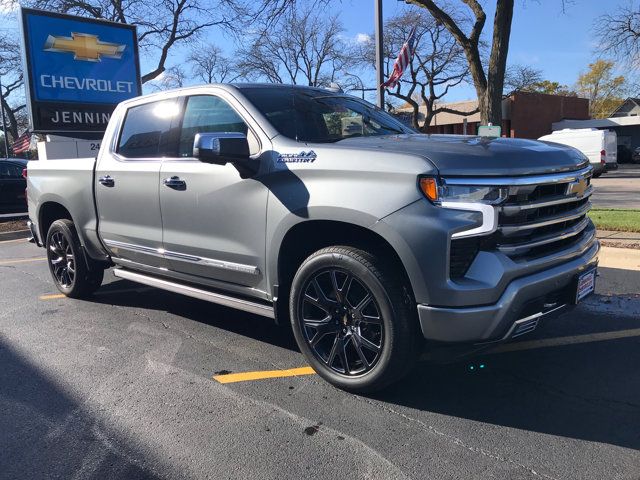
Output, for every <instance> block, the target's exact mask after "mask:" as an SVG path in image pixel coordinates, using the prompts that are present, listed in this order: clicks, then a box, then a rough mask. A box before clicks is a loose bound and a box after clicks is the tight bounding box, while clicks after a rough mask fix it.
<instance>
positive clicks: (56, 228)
mask: <svg viewBox="0 0 640 480" xmlns="http://www.w3.org/2000/svg"><path fill="white" fill-rule="evenodd" d="M45 247H46V249H47V263H48V264H49V271H50V272H51V277H52V278H53V281H54V283H55V284H56V287H57V288H58V290H60V291H61V292H62V293H64V294H65V295H66V296H67V297H72V298H82V297H86V296H88V295H90V294H92V293H93V292H95V291H96V290H97V289H98V288H100V285H101V284H102V279H103V276H104V265H102V264H100V263H98V262H96V261H94V260H92V259H91V258H89V257H88V256H87V255H85V252H84V250H83V249H82V245H81V244H80V239H79V238H78V234H77V232H76V228H75V226H74V224H73V222H72V221H71V220H67V219H61V220H56V221H55V222H53V223H52V224H51V226H50V227H49V231H48V233H47V238H46V244H45Z"/></svg>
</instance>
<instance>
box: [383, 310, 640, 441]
mask: <svg viewBox="0 0 640 480" xmlns="http://www.w3.org/2000/svg"><path fill="white" fill-rule="evenodd" d="M581 316H584V315H583V314H582V313H581ZM587 316H588V315H587ZM583 320H584V321H585V322H588V321H589V319H588V318H583ZM638 326H640V324H639V323H637V322H636V324H635V327H636V328H637V327H638ZM611 330H615V328H612V329H611ZM578 332H579V331H578ZM565 335H567V334H566V333H565ZM526 340H530V339H526ZM638 365H640V337H639V336H635V337H630V338H621V339H617V340H608V341H602V342H593V343H583V344H572V345H563V346H554V347H547V348H536V349H531V350H522V351H512V352H504V353H499V354H490V353H489V354H484V355H479V356H478V357H474V358H470V359H468V360H467V361H466V362H461V363H456V364H451V365H443V366H438V365H433V364H431V365H429V364H425V363H422V364H420V365H419V366H418V367H417V368H416V369H415V371H414V372H413V374H412V375H411V376H410V377H409V378H407V379H406V380H404V381H402V382H401V383H400V384H399V385H397V386H396V387H395V388H393V389H391V390H389V391H386V392H382V393H381V394H378V395H376V398H377V399H378V400H380V401H384V402H389V403H392V404H397V405H404V406H406V407H410V408H413V409H418V410H422V411H429V412H433V413H439V414H442V415H448V416H454V417H460V418H465V419H469V420H474V421H478V422H482V423H486V424H493V425H498V426H501V427H508V428H515V429H520V430H526V431H531V432H539V433H544V434H549V435H555V436H560V437H566V438H572V439H580V440H587V441H593V442H600V443H606V444H611V445H617V446H620V447H625V448H631V449H636V450H637V449H640V400H639V399H640V376H639V375H638Z"/></svg>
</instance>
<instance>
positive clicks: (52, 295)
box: [40, 293, 66, 300]
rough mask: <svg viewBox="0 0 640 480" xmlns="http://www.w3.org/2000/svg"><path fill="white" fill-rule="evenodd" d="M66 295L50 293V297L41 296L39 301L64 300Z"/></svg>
mask: <svg viewBox="0 0 640 480" xmlns="http://www.w3.org/2000/svg"><path fill="white" fill-rule="evenodd" d="M65 297H66V295H64V294H62V293H52V294H51V295H41V296H40V300H54V299H56V298H65Z"/></svg>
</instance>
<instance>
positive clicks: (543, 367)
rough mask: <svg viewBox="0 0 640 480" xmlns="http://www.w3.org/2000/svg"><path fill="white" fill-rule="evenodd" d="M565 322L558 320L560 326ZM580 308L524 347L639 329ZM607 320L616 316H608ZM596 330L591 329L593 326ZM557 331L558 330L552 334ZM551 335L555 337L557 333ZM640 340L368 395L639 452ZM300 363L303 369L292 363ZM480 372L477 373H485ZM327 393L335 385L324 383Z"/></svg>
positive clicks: (419, 377)
mask: <svg viewBox="0 0 640 480" xmlns="http://www.w3.org/2000/svg"><path fill="white" fill-rule="evenodd" d="M131 287H133V288H135V285H134V284H131V283H129V282H126V281H122V280H121V281H117V282H113V283H112V284H110V285H107V286H104V287H102V288H101V290H100V292H101V294H100V295H96V296H95V297H94V298H93V299H92V302H97V303H108V304H116V305H120V306H130V307H135V308H148V309H151V310H159V311H166V312H169V313H172V314H175V315H177V316H180V317H184V318H186V319H190V320H194V321H197V322H200V323H203V324H206V325H210V326H212V327H215V328H220V329H224V330H226V331H229V332H233V333H235V334H238V335H242V336H245V337H248V338H251V339H255V340H256V341H259V342H263V343H266V344H270V345H274V346H277V347H282V348H286V349H289V350H292V351H299V350H298V348H297V346H296V344H295V341H294V339H293V336H292V335H291V332H290V330H289V329H287V328H283V327H278V326H276V325H275V324H274V323H273V322H271V321H270V320H268V319H264V318H262V317H257V316H253V315H249V314H246V313H243V312H237V311H234V310H231V309H227V308H224V307H219V306H216V305H213V304H209V303H206V302H203V301H199V300H194V299H190V298H187V297H183V296H180V295H177V294H171V293H167V292H161V293H160V292H158V291H155V290H149V291H146V292H144V293H141V294H140V293H131V294H117V295H116V294H115V293H114V294H113V295H110V294H109V293H108V292H109V291H110V290H114V291H116V290H120V289H122V288H131ZM563 318H564V320H562V319H563ZM608 318H609V317H607V316H606V315H601V314H597V313H592V312H589V311H587V310H584V311H583V309H578V310H576V313H575V314H569V315H567V316H565V317H561V318H560V319H557V320H558V321H557V322H556V323H555V324H554V325H553V326H551V325H550V326H551V327H552V328H550V329H547V328H543V329H541V330H539V331H538V332H537V333H536V334H535V335H533V336H530V337H527V338H525V340H535V339H536V338H538V339H540V338H541V335H542V336H547V337H548V336H569V335H579V334H588V333H595V332H596V331H598V329H599V331H611V330H616V329H620V330H622V329H631V328H638V327H640V323H639V322H638V321H637V320H635V319H630V318H626V319H623V320H622V321H611V320H609V319H608ZM611 318H613V317H611ZM594 325H595V327H594ZM558 329H560V330H561V332H558V331H557V330H558ZM554 330H555V332H554ZM638 365H640V337H639V336H634V337H630V338H621V339H617V340H609V341H603V342H593V343H584V344H574V345H565V346H555V347H553V348H537V349H530V350H522V351H512V352H505V353H499V354H492V353H490V352H489V353H485V354H481V355H479V356H477V357H474V358H471V359H468V360H466V361H461V362H457V363H452V364H447V365H435V364H429V363H424V362H421V363H420V364H419V365H418V366H417V367H416V368H415V369H414V371H413V372H412V373H411V374H410V375H409V376H408V377H407V378H406V379H404V380H403V381H401V382H400V383H398V384H397V385H394V387H393V388H391V389H389V390H386V391H384V392H381V393H378V394H375V395H372V396H371V397H372V398H374V399H376V400H378V401H381V402H384V403H389V404H393V405H401V406H405V407H409V408H411V409H415V410H419V411H425V412H432V413H439V414H442V415H447V416H453V417H459V418H465V419H470V420H474V421H478V422H482V423H486V424H493V425H497V426H501V427H509V428H515V429H521V430H527V431H532V432H538V433H545V434H549V435H556V436H561V437H567V438H572V439H580V440H588V441H594V442H601V443H607V444H611V445H618V446H621V447H626V448H632V449H640V400H639V399H640V375H638V367H637V366H638ZM294 366H300V365H292V367H294ZM481 366H482V368H481ZM327 388H332V387H330V386H329V385H328V384H327Z"/></svg>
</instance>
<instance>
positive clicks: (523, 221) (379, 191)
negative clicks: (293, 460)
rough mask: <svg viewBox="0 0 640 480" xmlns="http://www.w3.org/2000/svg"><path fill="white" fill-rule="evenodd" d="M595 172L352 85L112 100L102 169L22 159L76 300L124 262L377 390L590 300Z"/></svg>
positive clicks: (54, 262)
mask: <svg viewBox="0 0 640 480" xmlns="http://www.w3.org/2000/svg"><path fill="white" fill-rule="evenodd" d="M591 174H592V172H591V167H590V166H589V162H588V160H587V159H586V158H585V157H584V156H583V155H582V154H581V153H579V152H578V151H577V150H574V149H572V148H570V147H563V146H560V145H553V144H545V143H542V142H538V141H529V140H518V139H504V138H495V139H490V138H481V137H472V136H453V135H421V134H417V133H415V132H414V131H412V130H411V129H409V128H407V127H406V126H404V125H403V124H402V123H401V122H399V121H397V120H396V119H394V118H393V117H392V116H390V115H388V114H387V113H385V112H383V111H381V110H379V109H377V108H376V107H374V106H372V105H370V104H368V103H366V102H364V101H361V100H359V99H357V98H354V97H352V96H348V95H344V94H342V93H341V92H336V91H332V90H326V89H319V88H310V87H291V86H281V85H209V86H203V87H195V88H184V89H180V90H175V91H171V92H162V93H158V94H154V95H149V96H145V97H140V98H136V99H133V100H130V101H126V102H124V103H122V104H120V105H119V106H118V107H117V109H116V110H115V112H114V114H113V116H112V117H111V121H110V122H109V125H108V127H107V130H106V133H105V137H104V140H103V142H102V146H101V149H100V152H99V154H98V156H97V158H96V159H95V161H93V160H91V159H69V160H55V161H54V160H52V161H40V162H31V163H29V166H28V188H27V191H28V203H29V216H30V224H29V225H30V228H31V230H32V233H33V237H34V241H35V242H36V243H37V244H38V245H39V246H45V247H46V251H47V257H48V263H49V268H50V270H51V274H52V277H53V280H54V282H55V284H56V286H57V288H58V289H59V290H60V291H61V292H62V293H64V294H65V295H67V296H69V297H84V296H88V295H90V294H91V293H92V292H94V291H95V290H96V289H98V288H99V287H100V285H101V282H102V279H103V272H104V270H105V269H107V268H111V267H113V273H114V274H115V276H116V277H120V278H124V279H128V280H131V281H134V282H139V283H142V284H145V285H151V286H153V287H158V288H161V289H165V290H169V291H172V292H178V293H181V294H184V295H189V296H191V297H196V298H199V299H203V300H207V301H210V302H213V303H217V304H222V305H225V306H229V307H233V308H236V309H240V310H244V311H246V312H250V313H252V314H257V315H262V316H265V317H269V318H273V319H275V320H276V322H279V323H283V324H289V323H290V324H291V326H292V328H293V333H294V335H295V338H296V340H297V343H298V345H299V347H300V349H301V351H302V352H303V354H304V355H305V356H306V358H307V359H308V361H309V362H310V364H311V366H312V367H313V368H314V369H315V370H316V371H317V372H318V374H320V375H321V376H322V377H324V378H325V379H326V380H328V381H329V382H331V383H332V384H334V385H336V386H338V387H340V388H343V389H346V390H349V391H356V392H368V391H373V390H376V389H380V388H383V387H385V386H387V385H389V384H390V383H392V382H394V381H396V380H398V379H399V378H401V377H402V375H403V374H405V373H406V372H407V371H408V370H409V369H410V367H411V366H412V365H413V364H414V362H415V360H416V358H417V357H418V355H419V353H420V352H421V351H422V350H423V349H424V348H425V344H426V345H427V347H428V346H432V347H436V346H437V347H438V348H440V347H441V346H442V345H482V346H484V345H491V344H493V343H495V342H500V341H506V340H509V339H511V338H513V337H517V336H519V335H522V334H525V333H527V332H530V331H532V330H534V329H535V328H536V327H537V325H538V323H539V322H540V320H541V319H543V318H545V317H549V316H552V315H553V314H557V313H560V312H562V311H563V310H564V309H566V308H568V307H570V306H571V305H574V304H575V303H577V302H578V301H580V300H581V299H582V298H583V297H585V296H586V295H588V294H589V293H591V292H592V291H593V289H594V283H595V277H596V266H597V255H598V250H599V248H600V247H599V243H598V241H597V240H596V238H595V229H594V226H593V224H592V223H591V221H590V220H589V218H588V217H587V211H588V210H589V208H590V202H589V196H590V195H591V192H592V186H591V185H590V180H591Z"/></svg>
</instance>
